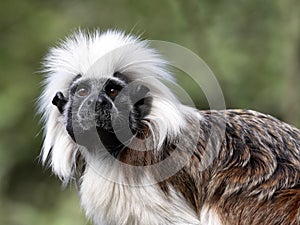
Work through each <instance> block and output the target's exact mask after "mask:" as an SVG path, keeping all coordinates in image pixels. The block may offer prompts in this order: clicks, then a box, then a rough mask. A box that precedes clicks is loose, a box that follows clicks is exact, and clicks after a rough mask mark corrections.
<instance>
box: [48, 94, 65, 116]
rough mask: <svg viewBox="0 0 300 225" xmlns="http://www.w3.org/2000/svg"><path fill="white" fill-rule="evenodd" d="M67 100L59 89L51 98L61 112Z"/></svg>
mask: <svg viewBox="0 0 300 225" xmlns="http://www.w3.org/2000/svg"><path fill="white" fill-rule="evenodd" d="M67 102H68V101H67V99H66V98H65V96H64V95H63V93H61V92H60V91H59V92H57V93H56V95H55V97H54V98H53V100H52V104H53V105H55V106H56V107H57V108H58V110H59V112H60V113H61V114H62V113H63V112H64V107H65V105H66V103H67Z"/></svg>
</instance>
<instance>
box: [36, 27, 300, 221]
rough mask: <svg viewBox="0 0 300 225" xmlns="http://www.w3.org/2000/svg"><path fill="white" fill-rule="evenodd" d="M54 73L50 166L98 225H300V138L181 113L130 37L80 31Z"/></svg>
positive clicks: (51, 58)
mask: <svg viewBox="0 0 300 225" xmlns="http://www.w3.org/2000/svg"><path fill="white" fill-rule="evenodd" d="M44 66H45V73H46V74H47V76H46V78H45V85H44V91H43V93H42V95H41V98H40V102H39V109H40V112H41V113H42V114H43V120H44V122H45V128H44V135H45V138H44V144H43V149H42V153H41V158H42V161H43V162H46V161H48V162H49V164H50V166H51V167H52V170H53V172H54V173H55V174H56V175H57V176H59V177H60V178H61V179H62V181H63V182H64V183H65V184H66V183H68V182H69V181H76V184H77V185H78V189H79V195H80V199H81V205H82V207H83V208H84V210H85V212H86V215H87V217H88V218H90V219H92V220H93V222H94V223H95V224H97V225H121V224H124V225H127V224H128V225H186V224H193V225H196V224H197V225H199V224H200V225H221V224H222V225H233V224H236V225H237V224H239V225H251V224H253V225H261V224H268V225H299V224H300V131H299V130H298V129H297V128H295V127H293V126H290V125H288V124H286V123H284V122H281V121H279V120H277V119H275V118H274V117H272V116H269V115H265V114H261V113H258V112H255V111H248V110H222V111H213V110H212V111H198V110H196V109H194V108H191V107H188V106H185V105H183V104H181V103H180V102H179V100H177V98H176V96H175V95H174V94H173V93H172V91H171V90H170V89H169V88H168V87H167V85H165V82H168V81H170V82H173V81H172V74H171V72H169V71H168V62H166V61H165V60H164V59H163V58H162V56H161V55H160V54H158V52H157V51H156V50H154V49H152V48H150V47H149V45H148V42H147V41H144V40H140V39H139V38H137V37H135V36H131V35H125V34H124V33H122V32H119V31H107V32H104V33H101V32H99V31H95V32H94V33H89V34H88V33H84V32H80V31H79V32H76V33H75V34H73V35H71V36H70V37H68V38H67V39H66V40H65V41H63V42H62V43H61V44H60V45H58V46H57V47H54V48H52V49H51V50H50V52H49V54H48V55H47V56H46V58H45V61H44ZM170 171H175V172H174V173H171V172H170ZM169 172H170V173H169Z"/></svg>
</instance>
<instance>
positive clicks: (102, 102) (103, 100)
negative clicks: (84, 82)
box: [97, 95, 108, 106]
mask: <svg viewBox="0 0 300 225" xmlns="http://www.w3.org/2000/svg"><path fill="white" fill-rule="evenodd" d="M97 104H99V105H100V106H105V105H107V104H108V100H107V99H106V98H105V97H104V96H103V95H100V96H99V97H98V99H97Z"/></svg>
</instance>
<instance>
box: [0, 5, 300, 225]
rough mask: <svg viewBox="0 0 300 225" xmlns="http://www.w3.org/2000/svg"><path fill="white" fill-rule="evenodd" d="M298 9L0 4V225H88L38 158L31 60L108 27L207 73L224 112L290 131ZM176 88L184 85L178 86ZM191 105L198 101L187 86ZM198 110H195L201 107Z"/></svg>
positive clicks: (295, 109)
mask: <svg viewBox="0 0 300 225" xmlns="http://www.w3.org/2000/svg"><path fill="white" fill-rule="evenodd" d="M299 3H300V2H299V1H298V0H265V1H261V0H226V1H225V0H224V1H222V0H205V1H204V0H203V1H201V0H198V1H197V0H181V1H179V0H151V1H140V0H123V1H121V0H119V1H117V0H100V1H76V0H74V1H71V0H62V1H59V0H48V1H46V0H39V1H38V0H24V1H19V0H2V1H1V4H0V74H1V76H0V132H1V133H0V224H1V225H33V224H39V225H47V224H51V225H77V224H78V225H82V224H89V223H88V222H87V220H86V219H85V218H84V215H83V213H82V212H81V209H80V206H79V201H78V198H77V196H76V191H75V190H74V188H73V187H67V188H66V189H65V190H62V187H61V185H60V182H59V180H58V179H57V178H56V177H54V176H52V175H51V173H50V172H51V171H49V169H48V170H47V169H44V168H43V167H42V166H41V164H40V162H39V160H38V155H39V151H40V147H41V143H42V135H41V128H42V126H41V124H39V116H38V115H36V112H35V107H36V106H35V102H36V99H37V97H38V96H39V94H40V92H41V86H40V82H41V81H42V75H41V74H39V73H38V71H39V70H40V69H41V63H40V62H41V60H42V58H43V57H44V55H45V54H46V53H47V50H48V49H49V47H50V46H53V45H55V44H56V43H57V41H58V40H60V39H61V38H63V37H65V35H67V34H69V33H70V32H72V31H74V30H75V29H76V28H78V27H81V28H89V29H93V28H101V29H103V30H105V29H107V28H118V29H122V30H125V31H127V32H133V33H136V34H142V37H143V38H147V39H156V40H164V41H170V42H175V43H178V44H180V45H182V46H185V47H187V48H189V49H191V50H192V51H194V52H195V53H196V54H198V55H199V56H200V57H201V58H202V59H204V60H205V61H206V63H207V64H208V65H209V66H210V68H211V69H212V70H213V71H214V73H215V75H216V77H217V79H218V81H219V83H220V85H221V87H222V90H223V93H224V96H225V100H226V105H227V108H251V109H255V110H258V111H261V112H264V113H269V114H272V115H275V116H276V117H278V118H280V119H282V120H284V121H286V122H289V123H292V124H294V125H295V126H298V127H299V126H300V91H299V84H300V72H299V71H300V6H299V5H300V4H299ZM179 80H180V82H181V83H182V84H183V85H186V87H188V86H189V82H190V81H189V80H188V79H185V78H180V79H179ZM189 89H190V90H189V91H190V93H191V95H192V97H193V99H194V100H195V104H196V105H197V106H198V107H199V108H201V109H205V108H206V107H207V104H206V101H205V99H202V97H201V96H200V95H199V94H197V91H198V90H196V89H194V88H193V86H191V88H189ZM202 103H203V104H202Z"/></svg>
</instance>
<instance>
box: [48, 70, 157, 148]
mask: <svg viewBox="0 0 300 225" xmlns="http://www.w3.org/2000/svg"><path fill="white" fill-rule="evenodd" d="M148 92H149V89H148V88H147V87H145V86H144V85H141V84H137V83H136V82H129V81H128V80H127V79H125V77H124V79H123V78H122V74H120V73H115V76H114V77H112V78H109V79H107V78H99V79H83V78H82V77H81V76H77V77H76V78H75V79H74V81H73V82H72V84H71V86H70V89H69V97H68V99H66V98H65V97H64V96H63V94H62V93H61V92H58V93H57V94H56V96H55V97H54V99H53V101H52V103H53V104H54V105H56V106H57V108H58V110H59V111H60V112H61V113H63V114H64V116H65V117H66V121H67V126H66V128H67V131H68V133H69V134H70V136H71V137H72V138H73V140H74V141H75V142H77V143H78V144H80V145H83V146H86V147H87V148H92V147H95V146H98V145H99V144H102V145H104V147H106V148H107V149H108V150H109V151H117V150H118V149H119V148H122V147H123V145H124V143H126V141H128V140H130V139H131V138H132V136H133V135H136V134H137V133H139V132H140V131H141V130H142V129H143V127H144V125H143V124H142V119H143V118H144V117H145V116H146V115H147V114H148V113H149V112H150V109H151V98H150V97H146V95H147V93H148Z"/></svg>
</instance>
